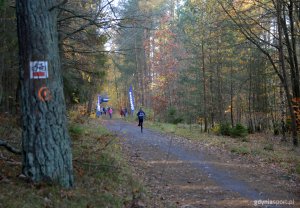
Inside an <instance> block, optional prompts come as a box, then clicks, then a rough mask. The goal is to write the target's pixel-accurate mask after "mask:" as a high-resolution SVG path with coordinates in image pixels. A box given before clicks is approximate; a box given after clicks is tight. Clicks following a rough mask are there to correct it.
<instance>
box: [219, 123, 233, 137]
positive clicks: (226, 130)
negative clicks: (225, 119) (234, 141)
mask: <svg viewBox="0 0 300 208" xmlns="http://www.w3.org/2000/svg"><path fill="white" fill-rule="evenodd" d="M230 131H231V127H230V124H229V123H222V124H221V125H220V133H221V135H224V136H230Z"/></svg>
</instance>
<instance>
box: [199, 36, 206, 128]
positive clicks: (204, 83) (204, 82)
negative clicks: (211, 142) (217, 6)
mask: <svg viewBox="0 0 300 208" xmlns="http://www.w3.org/2000/svg"><path fill="white" fill-rule="evenodd" d="M201 51H202V73H203V102H204V106H203V112H204V132H207V125H208V124H207V103H206V102H207V101H206V72H205V55H204V40H202V46H201Z"/></svg>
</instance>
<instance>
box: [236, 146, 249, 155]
mask: <svg viewBox="0 0 300 208" xmlns="http://www.w3.org/2000/svg"><path fill="white" fill-rule="evenodd" d="M231 152H232V153H236V154H239V155H248V154H250V153H251V151H250V149H249V148H247V147H234V148H232V149H231Z"/></svg>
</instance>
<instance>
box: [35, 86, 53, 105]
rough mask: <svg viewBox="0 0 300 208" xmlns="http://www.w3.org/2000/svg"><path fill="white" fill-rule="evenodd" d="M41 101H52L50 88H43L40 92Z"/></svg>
mask: <svg viewBox="0 0 300 208" xmlns="http://www.w3.org/2000/svg"><path fill="white" fill-rule="evenodd" d="M38 98H39V100H41V101H43V102H45V101H49V100H51V99H52V95H51V91H50V90H49V88H48V87H41V88H40V89H39V91H38Z"/></svg>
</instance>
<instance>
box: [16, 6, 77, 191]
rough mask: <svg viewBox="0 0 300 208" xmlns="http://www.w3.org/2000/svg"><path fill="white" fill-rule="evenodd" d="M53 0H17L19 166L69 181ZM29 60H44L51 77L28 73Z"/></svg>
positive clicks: (36, 177) (37, 177)
mask: <svg viewBox="0 0 300 208" xmlns="http://www.w3.org/2000/svg"><path fill="white" fill-rule="evenodd" d="M57 3H58V2H57V1H53V0H44V1H35V0H17V1H16V11H17V21H18V38H19V56H20V58H19V59H20V81H21V102H22V120H23V132H22V153H23V169H22V172H23V174H25V175H26V176H27V177H29V178H31V180H33V181H34V182H40V181H44V180H46V181H51V182H57V183H59V184H60V185H62V186H64V187H71V186H72V185H73V167H72V153H71V148H70V137H69V134H68V130H67V126H66V123H67V120H66V116H65V114H66V109H65V100H64V95H63V83H62V77H61V63H60V57H59V50H58V34H57V13H58V11H57V9H56V8H55V4H57ZM32 61H47V62H48V69H49V72H48V74H49V77H48V78H46V79H31V76H30V62H32ZM39 95H40V96H39Z"/></svg>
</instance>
